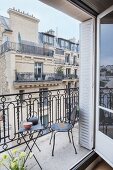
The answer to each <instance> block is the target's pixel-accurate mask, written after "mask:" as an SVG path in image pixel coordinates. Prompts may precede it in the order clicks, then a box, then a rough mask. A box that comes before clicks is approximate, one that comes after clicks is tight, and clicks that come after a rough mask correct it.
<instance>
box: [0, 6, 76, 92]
mask: <svg viewBox="0 0 113 170" xmlns="http://www.w3.org/2000/svg"><path fill="white" fill-rule="evenodd" d="M8 14H9V18H5V17H1V18H0V21H1V22H0V44H1V46H0V53H1V55H0V75H1V76H0V94H6V93H18V92H20V90H23V92H30V91H37V90H39V89H42V88H46V89H50V90H51V89H54V88H58V89H59V88H66V87H67V86H68V84H69V83H70V84H71V87H75V84H76V83H78V78H71V79H69V78H68V79H67V78H66V79H65V80H64V79H63V80H60V81H59V80H58V81H57V79H58V78H57V79H55V80H54V81H53V77H51V75H52V74H56V71H57V69H58V68H59V67H62V70H63V74H65V75H66V74H67V72H68V71H69V74H75V72H76V75H79V65H77V64H76V63H79V54H78V52H75V51H71V50H67V49H62V50H64V54H63V55H62V54H57V53H56V52H55V51H56V49H57V47H56V46H52V45H51V46H50V45H48V44H45V43H44V44H43V47H41V44H40V43H39V39H38V24H39V19H37V18H35V17H34V16H33V15H29V14H26V13H25V12H21V11H20V10H15V9H9V10H8ZM47 35H49V34H48V33H47ZM50 36H51V35H50ZM53 37H54V36H53ZM66 55H69V56H70V62H69V63H68V62H66V61H65V60H66V59H65V57H66ZM74 56H75V57H76V62H75V63H73V58H74ZM36 67H37V68H36ZM68 69H69V70H68ZM35 71H37V72H38V73H37V74H41V77H40V78H38V79H37V80H36V77H35V76H34V75H35ZM40 72H41V73H40ZM19 76H21V77H22V76H23V79H21V80H19ZM44 76H45V78H44V79H43V77H44ZM25 77H27V78H26V80H25V79H24V78H25ZM48 77H49V78H48ZM41 80H43V81H41ZM48 80H49V81H48Z"/></svg>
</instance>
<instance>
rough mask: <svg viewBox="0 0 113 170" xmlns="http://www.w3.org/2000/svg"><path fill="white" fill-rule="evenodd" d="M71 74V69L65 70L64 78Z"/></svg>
mask: <svg viewBox="0 0 113 170" xmlns="http://www.w3.org/2000/svg"><path fill="white" fill-rule="evenodd" d="M70 74H71V69H70V68H66V76H69V75H70Z"/></svg>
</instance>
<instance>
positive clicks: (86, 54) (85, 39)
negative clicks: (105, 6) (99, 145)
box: [79, 19, 94, 149]
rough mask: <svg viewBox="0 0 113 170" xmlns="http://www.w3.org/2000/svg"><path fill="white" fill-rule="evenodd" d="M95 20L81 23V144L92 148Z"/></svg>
mask: <svg viewBox="0 0 113 170" xmlns="http://www.w3.org/2000/svg"><path fill="white" fill-rule="evenodd" d="M93 28H94V20H93V19H91V20H88V21H85V22H83V23H81V24H80V79H79V87H80V88H79V89H80V90H79V106H80V123H79V124H80V125H79V130H80V145H81V146H83V147H85V148H87V149H92V147H93V137H94V134H93V133H94V108H93V105H94V104H93V98H94V95H93V90H94V89H93V82H94V80H93V79H94V76H93V74H94V71H93V70H94V31H93Z"/></svg>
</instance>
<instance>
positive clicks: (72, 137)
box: [70, 129, 77, 154]
mask: <svg viewBox="0 0 113 170" xmlns="http://www.w3.org/2000/svg"><path fill="white" fill-rule="evenodd" d="M70 132H71V136H72V143H73V147H74V149H75V154H77V150H76V147H75V144H74V139H73V132H72V129H71V131H70Z"/></svg>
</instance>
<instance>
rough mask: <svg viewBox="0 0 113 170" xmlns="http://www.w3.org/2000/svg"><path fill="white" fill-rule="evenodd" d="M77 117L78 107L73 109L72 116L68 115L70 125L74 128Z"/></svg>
mask: <svg viewBox="0 0 113 170" xmlns="http://www.w3.org/2000/svg"><path fill="white" fill-rule="evenodd" d="M76 116H77V106H74V108H73V109H72V112H71V115H70V116H69V112H68V113H67V119H68V120H69V119H70V120H69V121H70V123H71V124H72V125H73V126H74V124H75V122H76Z"/></svg>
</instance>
